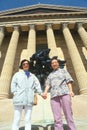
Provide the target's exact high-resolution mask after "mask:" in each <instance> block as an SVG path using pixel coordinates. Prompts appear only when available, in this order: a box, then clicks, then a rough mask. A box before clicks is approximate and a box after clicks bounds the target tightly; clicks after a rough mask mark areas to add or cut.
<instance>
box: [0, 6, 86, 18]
mask: <svg viewBox="0 0 87 130" xmlns="http://www.w3.org/2000/svg"><path fill="white" fill-rule="evenodd" d="M75 12H77V13H79V12H87V9H86V8H76V7H66V6H56V5H45V4H37V5H32V6H26V7H21V8H16V9H10V10H7V11H3V12H0V16H15V15H16V16H17V15H18V16H19V15H29V14H49V13H51V14H52V13H57V14H58V13H75Z"/></svg>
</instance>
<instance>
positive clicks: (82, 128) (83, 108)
mask: <svg viewBox="0 0 87 130" xmlns="http://www.w3.org/2000/svg"><path fill="white" fill-rule="evenodd" d="M72 108H73V118H74V121H75V124H76V129H77V130H87V96H85V95H79V96H74V97H73V98H72ZM13 110H14V108H13V103H12V99H4V100H0V130H11V125H12V120H13V112H14V111H13ZM31 123H32V130H53V114H52V111H51V107H50V95H49V93H48V98H47V99H46V100H44V99H42V97H40V96H38V105H36V106H34V107H33V112H32V121H31ZM63 123H64V130H67V125H66V121H65V118H64V115H63ZM20 130H24V111H23V112H22V117H21V122H20Z"/></svg>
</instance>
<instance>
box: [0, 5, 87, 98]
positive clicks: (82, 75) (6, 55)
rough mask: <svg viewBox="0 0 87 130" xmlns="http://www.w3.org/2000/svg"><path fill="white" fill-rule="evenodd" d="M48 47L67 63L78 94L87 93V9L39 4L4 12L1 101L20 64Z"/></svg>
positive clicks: (0, 26) (0, 41) (0, 18)
mask: <svg viewBox="0 0 87 130" xmlns="http://www.w3.org/2000/svg"><path fill="white" fill-rule="evenodd" d="M47 48H49V49H51V51H50V54H49V56H50V57H52V56H58V58H59V59H63V60H66V61H67V62H66V68H67V69H68V71H69V72H70V74H71V76H72V77H73V79H74V83H73V89H74V92H75V94H77V95H78V94H84V95H85V94H87V9H86V8H76V7H65V6H56V5H44V4H37V5H33V6H27V7H23V8H17V9H13V10H7V11H4V12H0V99H4V98H10V97H11V94H10V83H11V78H12V75H13V74H14V73H15V72H16V71H18V69H19V63H20V61H21V60H22V59H24V58H27V59H30V57H31V56H32V55H33V54H34V53H35V52H37V51H38V50H43V49H47Z"/></svg>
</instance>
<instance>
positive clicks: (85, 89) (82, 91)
mask: <svg viewBox="0 0 87 130" xmlns="http://www.w3.org/2000/svg"><path fill="white" fill-rule="evenodd" d="M79 92H80V94H83V95H87V87H86V88H83V89H80V91H79Z"/></svg>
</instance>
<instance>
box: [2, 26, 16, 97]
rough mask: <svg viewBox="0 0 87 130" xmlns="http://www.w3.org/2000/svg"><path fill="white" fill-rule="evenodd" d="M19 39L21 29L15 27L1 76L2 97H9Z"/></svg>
mask: <svg viewBox="0 0 87 130" xmlns="http://www.w3.org/2000/svg"><path fill="white" fill-rule="evenodd" d="M18 39H19V29H18V27H17V26H15V27H14V31H13V33H12V37H11V40H10V43H9V47H8V50H7V54H6V57H5V61H4V65H3V68H2V72H1V77H0V99H3V98H9V92H10V82H11V77H12V71H13V66H14V60H15V54H16V49H17V44H18Z"/></svg>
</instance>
